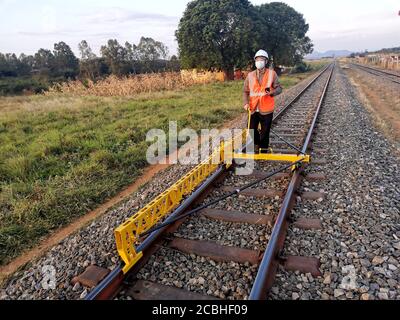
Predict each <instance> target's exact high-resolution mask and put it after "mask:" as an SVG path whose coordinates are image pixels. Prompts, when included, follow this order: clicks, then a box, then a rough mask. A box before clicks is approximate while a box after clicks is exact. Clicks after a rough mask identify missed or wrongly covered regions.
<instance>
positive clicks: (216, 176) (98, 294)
mask: <svg viewBox="0 0 400 320" xmlns="http://www.w3.org/2000/svg"><path fill="white" fill-rule="evenodd" d="M330 66H331V65H327V66H326V67H324V68H323V69H322V71H320V72H318V74H317V75H316V76H315V77H314V78H313V79H312V80H311V81H310V83H309V84H308V85H307V86H306V87H305V88H303V89H302V90H301V91H300V92H299V93H298V94H297V95H296V96H295V97H294V98H293V99H292V100H291V101H290V102H288V103H287V104H286V105H285V106H284V107H283V108H282V109H281V110H280V111H279V112H278V113H277V114H276V115H275V116H274V119H273V122H274V123H275V122H276V121H277V120H278V119H279V118H280V117H281V116H282V115H283V114H284V113H285V112H286V111H287V110H288V109H289V108H290V107H291V106H292V105H293V104H294V103H295V102H296V101H297V100H298V99H299V98H300V97H301V96H302V95H303V94H304V92H306V91H307V89H308V88H309V87H310V86H311V85H312V84H314V83H315V82H316V81H317V80H318V79H319V78H320V77H321V76H322V75H323V74H324V73H325V72H326V70H327V69H328V68H329V67H330ZM314 122H315V121H314ZM314 122H313V124H315V123H314ZM227 173H228V169H226V167H225V166H220V167H219V168H218V169H217V170H216V171H215V172H214V173H213V174H212V175H211V176H210V177H209V178H208V179H207V180H206V181H205V182H204V183H203V184H202V185H201V186H200V187H198V189H197V190H195V191H194V192H193V193H192V194H191V195H190V196H189V197H188V198H187V199H185V200H184V201H183V202H182V204H181V205H179V206H178V208H177V209H176V210H175V211H174V212H173V213H171V214H170V215H169V217H168V218H167V219H166V220H165V222H166V223H168V222H169V221H173V220H174V219H176V218H177V217H179V216H181V215H183V214H184V213H185V212H187V211H188V210H190V208H191V207H193V206H194V205H195V204H196V203H197V202H198V201H199V199H201V198H202V197H203V196H204V194H205V193H207V192H209V191H210V189H211V188H212V186H213V185H214V184H215V182H216V181H218V180H220V179H222V178H223V177H224V176H225V175H226V174H227ZM173 227H174V226H173V225H172V226H169V227H168V226H165V227H163V228H161V229H159V230H156V231H154V232H152V233H151V234H150V235H149V236H148V237H147V238H146V239H145V240H144V241H143V243H142V244H140V245H139V246H138V247H137V250H138V251H143V253H144V256H143V258H142V259H141V260H142V261H141V262H140V263H139V264H138V265H137V266H135V267H134V268H133V269H132V270H131V271H130V272H129V273H128V274H126V275H125V274H124V273H123V271H122V269H123V265H122V264H121V265H119V266H117V267H116V268H115V269H114V270H112V271H111V272H110V273H109V274H108V276H107V277H106V278H104V279H103V280H102V281H101V282H100V283H99V284H98V285H97V286H96V287H95V288H94V289H93V290H92V291H91V292H90V293H89V294H88V295H87V296H86V298H85V300H108V299H113V298H114V297H115V296H116V295H117V294H118V293H119V291H120V290H121V288H122V286H123V283H124V281H125V279H126V278H127V277H128V276H132V275H135V274H136V273H137V272H138V271H139V270H140V268H141V267H142V265H144V264H145V263H146V262H147V260H148V258H149V257H150V256H151V255H152V254H153V253H154V252H155V251H156V250H157V248H156V246H157V243H158V242H159V241H160V239H161V238H162V236H163V234H165V233H167V232H168V231H170V230H171V228H173Z"/></svg>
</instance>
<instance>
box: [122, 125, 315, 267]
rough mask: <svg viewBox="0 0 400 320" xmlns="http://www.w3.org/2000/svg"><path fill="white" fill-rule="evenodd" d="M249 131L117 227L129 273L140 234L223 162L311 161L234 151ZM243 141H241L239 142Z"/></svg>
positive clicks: (135, 259) (137, 254)
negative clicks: (239, 160)
mask: <svg viewBox="0 0 400 320" xmlns="http://www.w3.org/2000/svg"><path fill="white" fill-rule="evenodd" d="M247 135H248V130H246V129H244V130H243V131H242V132H241V133H240V134H238V135H237V136H235V137H233V139H231V140H229V141H223V142H221V144H220V146H219V147H218V148H217V149H215V150H214V151H213V153H212V154H211V156H210V157H209V158H208V159H206V160H205V161H203V162H202V163H200V164H199V165H198V166H196V167H195V168H194V169H193V170H191V171H190V172H189V173H187V174H186V175H185V176H183V177H182V178H181V179H179V180H178V181H177V182H176V183H175V184H174V185H172V186H171V187H170V188H169V189H167V190H166V191H165V192H163V193H162V194H160V195H159V196H158V197H157V198H155V199H154V200H153V201H151V202H150V203H149V204H147V205H146V206H145V207H144V208H142V209H141V210H140V211H139V212H137V213H136V214H135V215H133V216H132V217H131V218H129V219H128V220H126V221H125V222H124V223H123V224H121V225H120V226H119V227H117V228H116V229H115V230H114V235H115V241H116V245H117V250H118V254H119V256H120V257H121V259H122V261H123V262H124V263H125V265H124V267H123V269H122V271H123V272H124V273H127V272H128V271H129V270H130V269H131V268H132V267H133V266H134V265H135V264H136V263H137V262H138V260H139V259H140V258H141V257H142V256H143V253H142V252H137V251H136V248H135V246H136V245H137V244H138V243H139V236H140V235H141V234H142V233H144V232H146V231H148V230H150V229H151V228H153V227H154V226H155V225H156V224H157V223H158V222H160V221H161V220H162V219H163V218H165V217H166V216H167V215H168V214H169V213H171V212H172V211H173V210H174V209H175V208H176V207H178V205H179V204H180V203H181V201H182V199H183V197H184V196H186V195H188V194H190V193H192V192H193V191H194V190H195V189H196V188H197V187H198V186H199V185H200V184H201V183H202V182H203V181H204V180H206V179H207V178H208V177H209V176H210V175H211V174H212V173H213V172H215V171H216V170H217V168H218V167H219V166H220V165H222V164H224V165H225V166H226V167H227V168H229V167H230V166H231V165H232V162H233V159H247V160H250V159H253V160H265V161H285V162H293V163H294V162H297V161H300V160H303V161H304V162H310V156H308V155H302V156H298V155H284V154H243V153H234V152H233V150H234V149H235V148H239V147H240V146H241V145H242V142H243V140H244V141H246V139H247ZM239 143H240V144H239Z"/></svg>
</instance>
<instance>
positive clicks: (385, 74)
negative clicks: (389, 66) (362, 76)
mask: <svg viewBox="0 0 400 320" xmlns="http://www.w3.org/2000/svg"><path fill="white" fill-rule="evenodd" d="M351 65H352V66H354V67H356V68H358V69H361V70H363V71H365V72H368V73H369V74H372V75H375V76H377V77H381V78H385V79H386V80H389V81H391V82H393V83H397V84H400V74H396V73H393V72H390V71H385V70H381V69H376V68H372V67H369V66H366V65H361V64H356V63H352V64H351Z"/></svg>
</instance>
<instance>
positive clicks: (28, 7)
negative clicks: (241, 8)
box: [0, 0, 400, 55]
mask: <svg viewBox="0 0 400 320" xmlns="http://www.w3.org/2000/svg"><path fill="white" fill-rule="evenodd" d="M188 2H189V1H188V0H168V1H166V0H151V1H143V0H112V1H111V0H108V1H105V0H80V1H78V0H68V1H64V0H36V1H33V0H31V1H27V0H0V52H3V53H6V52H13V53H17V54H20V53H22V52H24V53H26V54H33V53H35V52H36V51H37V50H38V49H39V48H45V49H53V44H54V43H55V42H59V41H64V42H66V43H67V44H69V45H70V46H71V48H72V50H73V51H74V52H75V53H76V54H78V43H79V42H80V41H81V40H83V39H85V40H87V41H88V42H89V44H90V46H91V47H92V49H93V51H94V52H95V53H96V54H99V50H100V46H101V45H102V44H105V43H106V42H107V40H108V39H117V40H118V41H119V42H120V43H122V44H124V43H125V41H129V42H130V43H136V44H137V43H138V42H139V40H140V37H141V36H146V37H152V38H154V39H156V40H158V41H162V42H164V43H165V44H166V45H167V46H168V48H169V51H170V54H171V55H172V54H176V53H177V47H178V44H177V42H176V40H175V30H176V29H177V26H178V24H179V19H180V17H181V16H182V14H183V12H184V10H185V8H186V5H187V3H188ZM251 2H252V3H253V4H255V5H259V4H262V3H267V2H271V1H263V0H252V1H251ZM282 2H285V3H287V4H288V5H290V6H292V7H293V8H294V9H296V10H297V11H298V12H300V13H302V14H303V15H304V17H305V19H306V22H307V23H308V24H309V25H310V31H309V33H308V36H309V37H310V38H311V39H312V41H313V43H314V49H315V50H316V51H320V52H324V51H327V50H350V51H363V50H366V49H367V50H370V51H372V50H377V49H381V48H387V47H395V46H400V16H399V11H400V0H379V1H376V0H335V1H332V0H330V1H321V0H301V1H300V0H284V1H282Z"/></svg>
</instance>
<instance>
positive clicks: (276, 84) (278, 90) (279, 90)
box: [243, 69, 282, 115]
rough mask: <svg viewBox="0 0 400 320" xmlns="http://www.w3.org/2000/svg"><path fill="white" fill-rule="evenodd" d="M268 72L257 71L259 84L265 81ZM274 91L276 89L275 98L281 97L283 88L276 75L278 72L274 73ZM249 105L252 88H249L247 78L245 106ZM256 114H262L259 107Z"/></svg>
mask: <svg viewBox="0 0 400 320" xmlns="http://www.w3.org/2000/svg"><path fill="white" fill-rule="evenodd" d="M266 71H267V69H263V70H257V71H256V72H257V78H258V82H259V83H262V80H263V77H264V74H265V72H266ZM272 89H274V91H273V95H274V97H275V96H277V95H280V94H281V93H282V86H281V84H280V82H279V78H278V75H277V74H276V72H274V82H273V83H272ZM249 103H250V86H249V76H247V77H246V80H245V81H244V88H243V105H246V104H249ZM256 112H260V111H259V106H258V105H257V107H256ZM269 113H271V112H269ZM269 113H263V112H260V114H263V115H265V114H269Z"/></svg>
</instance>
